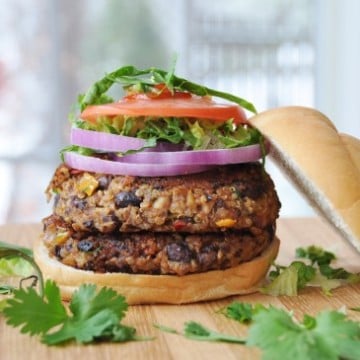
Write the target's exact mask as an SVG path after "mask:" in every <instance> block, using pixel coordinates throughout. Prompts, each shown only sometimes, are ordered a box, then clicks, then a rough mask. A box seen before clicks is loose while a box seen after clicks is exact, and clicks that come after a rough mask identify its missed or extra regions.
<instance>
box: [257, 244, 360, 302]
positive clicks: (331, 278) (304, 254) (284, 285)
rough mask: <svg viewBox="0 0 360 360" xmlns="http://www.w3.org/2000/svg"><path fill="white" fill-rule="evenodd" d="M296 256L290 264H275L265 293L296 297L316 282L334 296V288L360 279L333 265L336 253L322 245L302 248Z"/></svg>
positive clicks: (264, 288)
mask: <svg viewBox="0 0 360 360" xmlns="http://www.w3.org/2000/svg"><path fill="white" fill-rule="evenodd" d="M296 257H297V258H298V259H299V260H295V261H293V262H291V264H290V265H288V266H283V265H278V264H273V270H272V271H270V273H269V278H270V280H271V282H270V284H268V285H267V286H265V287H263V288H262V289H261V291H262V292H263V293H265V294H269V295H274V296H278V295H287V296H295V295H297V294H298V291H299V290H301V289H303V288H305V287H306V286H308V285H315V286H320V287H321V288H322V290H323V291H324V293H325V294H328V295H330V294H331V290H332V289H334V288H337V287H339V286H340V285H342V284H346V283H350V284H352V283H357V282H360V274H353V273H351V272H348V271H347V270H346V269H344V268H341V267H340V268H336V267H333V266H332V262H333V261H335V260H336V256H335V254H333V253H331V252H329V251H326V250H324V249H322V248H321V247H318V246H309V247H307V248H298V249H296ZM300 259H301V260H300Z"/></svg>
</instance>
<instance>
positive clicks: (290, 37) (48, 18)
mask: <svg viewBox="0 0 360 360" xmlns="http://www.w3.org/2000/svg"><path fill="white" fill-rule="evenodd" d="M359 15H360V1H358V0H221V1H219V0H214V1H213V0H172V1H168V0H131V1H129V0H102V1H99V0H77V1H73V0H0V224H1V223H7V222H39V221H40V220H41V218H42V217H44V216H47V215H49V214H50V212H51V204H47V203H46V199H45V195H44V190H45V188H46V186H47V184H48V182H49V180H50V178H51V176H52V174H53V171H54V169H55V167H56V166H57V165H58V164H59V162H60V157H59V150H60V149H61V148H62V147H64V146H65V145H67V144H68V141H69V138H68V136H69V123H68V120H67V117H68V113H69V112H70V111H71V107H72V105H73V104H74V102H75V101H76V98H77V95H78V94H79V93H81V92H84V91H85V90H86V89H87V88H88V87H89V86H90V85H91V84H92V83H93V82H94V81H96V80H98V79H99V78H101V77H102V76H103V75H104V74H105V73H106V72H110V71H112V70H114V69H115V68H118V67H120V66H123V65H128V64H132V65H136V66H138V67H149V66H156V67H160V68H164V69H168V68H169V66H170V64H171V59H172V56H173V54H175V53H176V54H177V56H178V62H177V71H176V73H177V74H178V75H179V76H183V77H188V78H190V79H192V80H194V81H197V82H201V83H204V84H206V85H207V86H210V87H215V88H218V89H220V90H224V91H227V92H233V93H235V94H237V95H239V96H241V97H244V98H246V99H248V100H250V101H251V102H253V103H254V104H255V106H256V107H257V109H258V111H262V110H265V109H269V108H273V107H277V106H282V105H304V106H311V107H316V108H317V109H319V110H320V111H322V112H324V113H325V114H326V115H327V116H329V117H330V118H331V119H332V121H333V122H334V123H335V124H336V126H337V127H338V129H339V131H341V132H347V133H351V134H353V135H355V136H357V137H360V105H359V103H360V101H359V88H358V87H359V84H360V66H359V64H360V22H359ZM267 168H268V171H269V172H271V173H272V176H273V177H274V179H275V182H276V185H277V189H278V191H279V193H280V198H281V199H283V201H282V202H283V208H282V210H281V211H282V216H309V215H312V210H311V209H310V208H309V206H308V205H307V204H306V202H305V201H304V200H303V199H302V197H301V196H299V195H298V194H297V192H296V191H295V189H294V188H293V187H292V186H291V185H290V184H289V183H288V182H287V180H286V179H285V178H284V176H283V175H282V174H280V173H279V172H278V171H277V169H276V168H275V167H274V166H273V164H270V163H269V164H268V165H267Z"/></svg>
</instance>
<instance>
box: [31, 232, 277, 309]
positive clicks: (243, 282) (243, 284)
mask: <svg viewBox="0 0 360 360" xmlns="http://www.w3.org/2000/svg"><path fill="white" fill-rule="evenodd" d="M279 245H280V241H279V239H277V238H275V239H274V240H273V241H272V243H271V244H270V245H269V247H268V248H267V249H266V250H265V251H264V252H263V253H262V254H261V255H260V256H258V257H256V258H254V259H253V260H251V261H249V262H245V263H242V264H240V265H238V266H236V267H233V268H230V269H225V270H214V271H209V272H204V273H197V274H191V275H185V276H176V275H146V274H125V273H95V272H93V271H86V270H79V269H75V268H72V267H70V266H67V265H64V264H62V263H61V262H59V261H57V260H56V259H54V258H52V257H50V255H49V253H48V250H47V248H46V246H45V245H44V243H43V241H42V239H41V238H40V239H39V240H38V241H37V242H36V243H35V245H34V258H35V261H36V263H37V264H38V265H39V267H40V269H41V271H42V273H43V275H44V278H45V279H51V280H54V281H55V282H56V283H57V285H58V286H59V287H60V290H61V296H62V298H63V299H64V300H69V299H70V298H71V296H72V294H73V292H74V291H75V290H76V289H77V288H78V287H79V286H80V285H81V284H86V283H91V284H96V285H97V286H99V287H102V286H106V287H111V288H112V289H114V290H115V291H117V292H118V293H119V294H122V295H124V296H125V298H126V301H127V303H128V304H130V305H134V304H154V303H165V304H184V303H192V302H199V301H205V300H215V299H221V298H224V297H227V296H230V295H239V294H248V293H251V292H255V291H257V289H258V285H259V284H260V282H261V281H262V280H263V279H264V277H265V276H266V274H267V272H268V270H269V267H270V265H271V263H272V262H273V260H274V259H275V258H276V256H277V254H278V250H279Z"/></svg>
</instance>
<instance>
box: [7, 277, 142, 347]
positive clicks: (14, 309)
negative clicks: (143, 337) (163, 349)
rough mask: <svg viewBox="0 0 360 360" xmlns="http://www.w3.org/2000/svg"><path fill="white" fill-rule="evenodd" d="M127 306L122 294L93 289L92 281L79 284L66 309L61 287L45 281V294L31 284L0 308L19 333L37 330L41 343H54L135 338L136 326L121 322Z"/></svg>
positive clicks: (16, 291)
mask: <svg viewBox="0 0 360 360" xmlns="http://www.w3.org/2000/svg"><path fill="white" fill-rule="evenodd" d="M127 309H128V305H127V303H126V301H125V298H124V297H123V296H121V295H118V294H117V293H116V292H115V291H114V290H112V289H110V288H102V289H100V290H99V291H96V286H95V285H88V284H85V285H82V286H80V288H79V289H78V290H77V291H76V292H75V293H74V295H73V296H72V299H71V302H70V305H69V311H70V313H69V314H68V312H67V311H66V309H65V307H64V305H63V304H62V301H61V297H60V289H59V287H58V286H57V285H56V284H55V282H52V281H49V280H48V281H46V283H45V287H44V296H43V297H42V296H40V295H39V294H37V293H36V291H35V290H34V289H33V288H30V289H18V290H15V291H14V296H13V298H12V299H9V300H7V303H6V305H5V308H4V310H3V313H4V316H5V317H6V319H7V324H9V325H12V326H15V327H17V326H22V328H21V332H22V333H29V334H30V335H35V334H40V335H41V340H42V342H43V343H45V344H48V345H57V344H61V343H64V342H67V341H70V340H75V341H77V342H79V343H89V342H92V341H116V342H120V341H128V340H137V339H140V338H137V337H136V336H135V332H136V330H135V329H134V328H132V327H128V326H125V325H123V324H121V323H120V321H121V320H122V318H123V317H124V316H125V313H126V311H127Z"/></svg>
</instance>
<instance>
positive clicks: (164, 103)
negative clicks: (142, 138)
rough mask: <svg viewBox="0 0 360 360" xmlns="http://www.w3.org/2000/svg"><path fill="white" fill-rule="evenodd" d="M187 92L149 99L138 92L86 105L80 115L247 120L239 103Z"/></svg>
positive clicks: (89, 118) (91, 117)
mask: <svg viewBox="0 0 360 360" xmlns="http://www.w3.org/2000/svg"><path fill="white" fill-rule="evenodd" d="M180 94H188V93H180ZM140 95H141V96H140ZM189 95H190V96H188V95H186V96H182V95H181V96H179V97H177V96H171V97H169V96H168V94H165V96H163V97H161V96H158V97H156V98H149V97H148V96H147V95H146V94H138V95H136V96H135V97H132V96H130V98H126V97H125V98H124V99H121V100H120V101H119V102H116V103H110V104H103V105H89V106H87V107H86V109H85V110H84V111H83V112H82V113H81V115H80V117H81V119H83V120H86V121H89V122H95V121H96V118H97V117H99V116H109V117H113V116H117V115H128V116H156V117H170V116H175V117H193V118H200V119H212V120H218V121H226V120H228V119H233V121H234V123H235V124H239V123H246V122H247V120H246V114H245V111H244V110H243V109H242V108H241V107H240V106H238V105H233V104H222V103H216V102H214V101H212V100H211V99H210V98H207V97H199V96H193V95H191V94H189Z"/></svg>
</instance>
